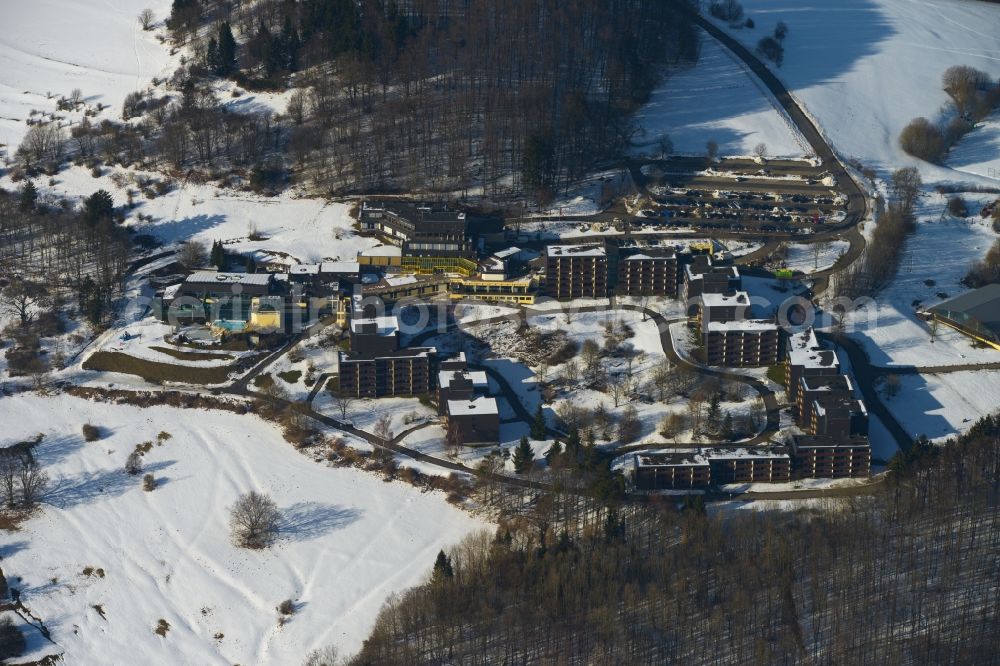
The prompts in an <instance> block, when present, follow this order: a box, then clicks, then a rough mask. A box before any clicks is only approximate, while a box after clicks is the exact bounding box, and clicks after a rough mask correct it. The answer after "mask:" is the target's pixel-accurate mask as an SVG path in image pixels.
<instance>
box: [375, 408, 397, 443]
mask: <svg viewBox="0 0 1000 666" xmlns="http://www.w3.org/2000/svg"><path fill="white" fill-rule="evenodd" d="M372 434H374V435H375V436H376V437H378V438H379V439H381V440H383V441H389V440H390V439H392V417H391V416H390V415H388V414H383V415H382V416H380V417H378V420H376V421H375V428H374V429H373V431H372Z"/></svg>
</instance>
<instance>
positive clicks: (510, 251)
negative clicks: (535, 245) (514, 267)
mask: <svg viewBox="0 0 1000 666" xmlns="http://www.w3.org/2000/svg"><path fill="white" fill-rule="evenodd" d="M520 252H521V248H519V247H508V248H507V249H506V250H500V251H499V252H494V253H493V256H494V257H496V258H497V259H506V258H507V257H513V256H514V255H515V254H519V253H520Z"/></svg>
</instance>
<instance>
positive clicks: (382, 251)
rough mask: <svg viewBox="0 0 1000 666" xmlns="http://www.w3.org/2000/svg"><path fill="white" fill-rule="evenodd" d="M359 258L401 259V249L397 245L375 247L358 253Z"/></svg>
mask: <svg viewBox="0 0 1000 666" xmlns="http://www.w3.org/2000/svg"><path fill="white" fill-rule="evenodd" d="M358 256H359V257H401V256H403V248H401V247H399V246H398V245H376V246H375V247H370V248H368V249H367V250H361V252H358Z"/></svg>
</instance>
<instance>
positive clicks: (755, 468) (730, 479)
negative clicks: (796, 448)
mask: <svg viewBox="0 0 1000 666" xmlns="http://www.w3.org/2000/svg"><path fill="white" fill-rule="evenodd" d="M708 462H709V466H710V467H711V469H712V483H780V482H782V481H788V480H789V479H791V478H792V461H791V458H790V457H789V456H788V455H787V454H784V453H774V452H767V451H750V452H746V453H743V452H740V453H739V454H727V453H711V454H709V455H708Z"/></svg>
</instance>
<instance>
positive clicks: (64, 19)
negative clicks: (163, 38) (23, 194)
mask: <svg viewBox="0 0 1000 666" xmlns="http://www.w3.org/2000/svg"><path fill="white" fill-rule="evenodd" d="M147 7H148V8H150V9H152V10H153V13H154V15H155V17H156V18H157V27H156V29H155V30H152V31H148V32H146V31H143V30H142V28H141V26H140V25H139V22H138V20H137V19H136V17H137V16H138V14H139V12H140V11H142V10H143V9H145V8H147ZM169 13H170V2H169V0H102V1H101V2H91V1H90V0H32V1H31V2H19V1H9V2H3V3H0V25H2V26H3V29H2V30H0V63H3V66H2V67H0V144H6V145H7V146H8V147H9V150H10V153H11V154H13V151H14V149H15V148H16V147H17V145H18V144H19V143H20V141H21V137H23V136H24V133H25V132H26V131H27V130H28V126H27V125H26V124H25V122H24V121H25V120H26V119H28V118H29V117H31V111H32V110H36V111H40V112H41V111H44V112H46V113H52V112H54V111H55V110H56V98H57V97H59V96H67V97H68V96H69V94H70V93H71V92H72V90H73V89H74V88H79V89H80V90H81V92H82V93H83V98H84V100H85V101H86V102H87V103H88V104H89V105H91V106H93V105H96V104H97V103H98V102H100V103H102V104H104V105H105V106H110V107H111V108H110V109H107V110H105V111H104V112H103V113H102V114H101V115H99V116H97V118H96V120H101V119H102V118H118V117H120V110H121V103H122V100H123V99H124V98H125V95H127V94H128V93H130V92H133V91H135V90H141V89H142V88H143V87H145V86H146V85H148V84H149V82H150V81H151V80H152V79H153V77H162V76H167V75H169V74H170V73H171V72H172V71H173V69H174V67H175V66H176V62H177V59H178V58H179V54H177V56H171V55H170V53H169V50H168V48H167V46H165V45H164V44H161V43H160V42H159V41H157V39H156V35H157V34H162V33H163V27H162V26H163V19H164V18H165V17H166V16H167V15H168V14H169ZM50 95H51V96H50ZM60 115H66V116H67V120H79V115H80V114H72V113H69V114H64V113H62V112H60Z"/></svg>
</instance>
